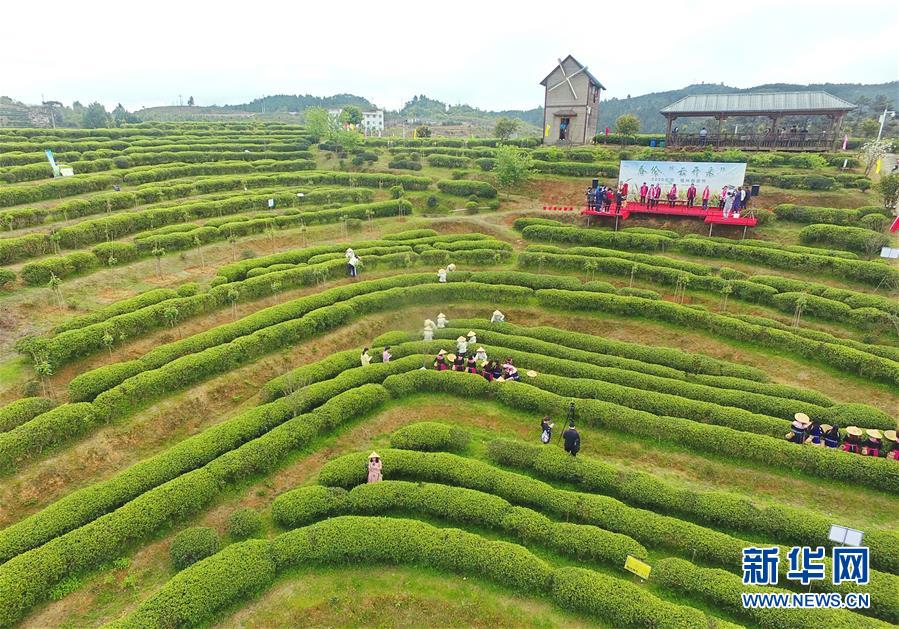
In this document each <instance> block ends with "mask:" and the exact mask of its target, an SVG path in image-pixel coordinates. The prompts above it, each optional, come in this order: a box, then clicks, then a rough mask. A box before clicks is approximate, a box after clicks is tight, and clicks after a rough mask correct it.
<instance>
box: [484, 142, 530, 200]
mask: <svg viewBox="0 0 899 629" xmlns="http://www.w3.org/2000/svg"><path fill="white" fill-rule="evenodd" d="M533 172H534V168H533V159H532V158H531V155H530V153H527V152H525V151H522V150H521V149H520V148H518V147H515V146H498V147H497V148H496V162H495V164H494V166H493V175H494V176H495V177H496V185H497V186H498V187H499V188H500V189H502V190H511V189H512V188H516V187H519V186H521V185H522V184H523V183H525V182H526V181H527V180H528V179H530V177H531V175H532V174H533Z"/></svg>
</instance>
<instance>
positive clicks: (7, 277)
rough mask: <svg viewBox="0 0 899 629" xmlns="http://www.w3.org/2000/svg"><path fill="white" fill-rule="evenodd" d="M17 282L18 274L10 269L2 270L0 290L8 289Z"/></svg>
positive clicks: (0, 273)
mask: <svg viewBox="0 0 899 629" xmlns="http://www.w3.org/2000/svg"><path fill="white" fill-rule="evenodd" d="M15 281H16V274H15V272H14V271H10V270H9V269H0V289H3V288H6V287H7V286H8V285H9V284H12V283H13V282H15Z"/></svg>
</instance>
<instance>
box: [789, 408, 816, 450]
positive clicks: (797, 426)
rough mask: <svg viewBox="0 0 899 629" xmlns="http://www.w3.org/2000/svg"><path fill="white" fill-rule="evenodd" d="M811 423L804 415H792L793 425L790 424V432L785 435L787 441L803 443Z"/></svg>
mask: <svg viewBox="0 0 899 629" xmlns="http://www.w3.org/2000/svg"><path fill="white" fill-rule="evenodd" d="M809 424H811V421H810V420H809V418H808V415H806V414H805V413H796V414H795V415H793V423H792V424H790V432H789V433H787V441H791V442H793V443H805V431H806V430H808V427H809Z"/></svg>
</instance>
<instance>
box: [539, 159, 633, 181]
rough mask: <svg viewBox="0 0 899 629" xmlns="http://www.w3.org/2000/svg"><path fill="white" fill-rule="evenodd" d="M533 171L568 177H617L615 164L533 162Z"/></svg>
mask: <svg viewBox="0 0 899 629" xmlns="http://www.w3.org/2000/svg"><path fill="white" fill-rule="evenodd" d="M534 170H536V171H537V172H539V173H544V174H551V175H565V176H569V177H599V176H602V177H617V176H618V166H617V164H585V163H583V162H544V161H540V160H535V161H534Z"/></svg>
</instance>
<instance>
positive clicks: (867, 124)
mask: <svg viewBox="0 0 899 629" xmlns="http://www.w3.org/2000/svg"><path fill="white" fill-rule="evenodd" d="M859 131H860V132H861V134H862V137H865V138H873V137H874V136H875V135H877V132H878V131H880V122H878V121H877V120H875V119H874V118H868V119H867V120H862V124H861V126H860V127H859Z"/></svg>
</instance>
